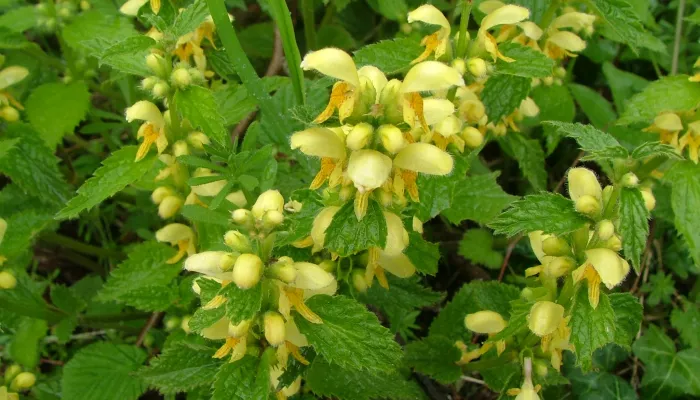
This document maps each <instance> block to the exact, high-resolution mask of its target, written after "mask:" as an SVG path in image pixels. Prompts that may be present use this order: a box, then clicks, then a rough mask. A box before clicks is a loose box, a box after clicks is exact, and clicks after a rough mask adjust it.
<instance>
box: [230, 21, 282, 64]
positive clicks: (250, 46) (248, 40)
mask: <svg viewBox="0 0 700 400" xmlns="http://www.w3.org/2000/svg"><path fill="white" fill-rule="evenodd" d="M238 36H239V39H240V40H241V45H242V46H243V50H245V52H246V54H248V56H249V57H253V58H270V57H272V52H273V51H274V47H275V40H274V38H275V24H273V23H272V22H262V23H258V24H251V25H249V26H247V27H245V28H243V29H241V31H240V33H239V34H238Z"/></svg>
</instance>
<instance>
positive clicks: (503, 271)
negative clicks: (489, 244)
mask: <svg viewBox="0 0 700 400" xmlns="http://www.w3.org/2000/svg"><path fill="white" fill-rule="evenodd" d="M522 238H523V235H522V234H520V235H518V236H516V237H515V238H513V240H512V241H511V242H510V243H509V244H508V248H507V249H506V256H505V257H503V264H502V265H501V272H500V273H499V274H498V281H499V282H501V281H502V280H503V276H504V275H505V274H506V267H507V266H508V261H509V260H510V256H511V254H513V249H515V245H517V244H518V242H519V241H520V239H522Z"/></svg>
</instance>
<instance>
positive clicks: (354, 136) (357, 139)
mask: <svg viewBox="0 0 700 400" xmlns="http://www.w3.org/2000/svg"><path fill="white" fill-rule="evenodd" d="M373 132H374V128H372V125H370V124H368V123H366V122H362V123H359V124H357V125H355V126H354V127H353V128H352V130H351V131H350V133H348V137H347V139H345V144H346V145H347V146H348V148H349V149H350V150H360V149H362V148H364V147H365V146H367V143H369V142H370V141H371V140H372V133H373Z"/></svg>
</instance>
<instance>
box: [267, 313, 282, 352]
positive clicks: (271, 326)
mask: <svg viewBox="0 0 700 400" xmlns="http://www.w3.org/2000/svg"><path fill="white" fill-rule="evenodd" d="M263 321H264V331H265V340H267V342H268V343H270V345H271V346H275V347H277V346H279V345H281V344H283V343H284V339H285V327H284V318H282V315H281V314H280V313H278V312H275V311H268V312H266V313H265V316H264V317H263Z"/></svg>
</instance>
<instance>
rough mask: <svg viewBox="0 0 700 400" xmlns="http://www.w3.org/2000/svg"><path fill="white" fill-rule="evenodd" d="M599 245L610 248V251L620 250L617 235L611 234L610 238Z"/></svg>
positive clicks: (620, 243)
mask: <svg viewBox="0 0 700 400" xmlns="http://www.w3.org/2000/svg"><path fill="white" fill-rule="evenodd" d="M601 247H604V248H606V249H610V250H612V251H620V250H622V240H620V237H619V236H617V235H612V236H611V237H610V239H608V240H606V241H605V242H604V243H602V244H601Z"/></svg>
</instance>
